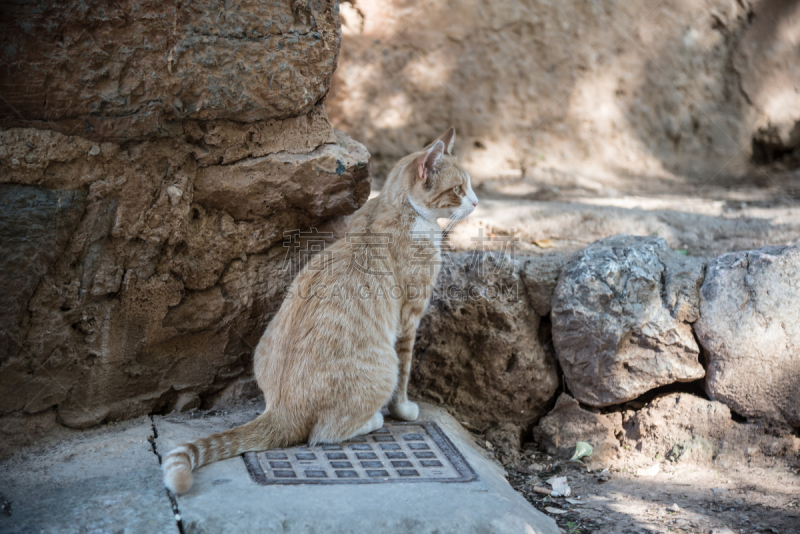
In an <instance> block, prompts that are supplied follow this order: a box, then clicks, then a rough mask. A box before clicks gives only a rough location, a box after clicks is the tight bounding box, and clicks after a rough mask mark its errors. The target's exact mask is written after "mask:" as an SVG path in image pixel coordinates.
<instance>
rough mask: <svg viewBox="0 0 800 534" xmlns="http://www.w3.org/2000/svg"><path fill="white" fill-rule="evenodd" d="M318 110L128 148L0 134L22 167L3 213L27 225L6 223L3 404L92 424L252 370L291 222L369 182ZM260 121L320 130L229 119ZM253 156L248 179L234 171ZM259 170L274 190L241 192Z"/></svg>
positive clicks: (6, 154)
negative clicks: (285, 143) (11, 337)
mask: <svg viewBox="0 0 800 534" xmlns="http://www.w3.org/2000/svg"><path fill="white" fill-rule="evenodd" d="M323 117H324V113H323ZM309 120H310V119H308V118H298V119H286V120H283V121H279V122H280V124H277V123H255V125H239V126H236V125H234V124H231V123H222V124H214V123H210V124H207V125H206V126H205V133H203V132H197V131H195V130H192V129H191V128H190V129H188V131H187V133H185V134H183V135H181V136H178V137H176V138H173V139H153V140H150V141H146V142H143V143H129V144H128V145H126V146H125V148H124V149H123V148H122V147H120V146H119V145H116V144H114V143H110V142H104V143H101V144H100V145H94V144H93V143H92V142H91V141H88V140H86V139H85V138H82V137H75V136H66V135H63V134H60V133H57V132H52V131H39V130H34V129H10V130H6V131H3V132H0V142H2V144H1V145H0V153H2V154H1V155H0V159H2V162H3V163H2V164H0V169H2V171H3V173H2V175H1V176H2V180H3V181H8V182H13V184H12V183H8V184H5V185H3V186H2V187H3V189H2V192H3V198H6V199H9V202H11V201H13V202H14V203H12V204H9V205H8V208H7V210H10V211H9V213H6V212H5V211H4V212H3V213H4V215H3V220H4V221H6V222H7V223H10V222H13V221H14V218H15V217H20V218H21V221H22V222H23V223H24V224H18V225H17V226H15V225H14V224H5V225H4V226H3V228H5V230H3V232H4V241H3V247H4V253H5V252H6V251H7V252H8V254H7V258H6V261H5V262H4V263H0V267H2V268H3V269H4V270H3V271H0V277H2V278H3V279H4V280H9V281H12V280H13V281H16V282H17V283H16V284H15V285H16V287H15V289H14V290H13V291H9V293H8V297H4V299H5V300H4V301H3V302H4V304H3V306H4V309H3V321H4V323H3V324H6V323H8V324H10V327H9V331H11V332H15V331H18V332H19V335H18V336H16V337H15V339H16V342H15V343H13V344H11V346H10V349H9V350H8V351H4V354H3V357H4V359H3V362H2V364H0V365H1V366H0V416H7V417H12V416H13V417H17V415H18V414H20V413H27V414H39V413H42V412H45V411H48V410H52V409H55V410H56V411H57V412H58V419H59V421H60V422H62V423H63V424H66V425H68V426H72V427H85V426H89V425H93V424H97V423H100V422H102V421H104V420H115V419H122V418H129V417H133V416H137V415H141V414H146V413H150V412H152V411H153V410H164V409H171V408H173V407H182V406H185V405H187V403H188V405H197V404H199V403H200V402H201V399H204V398H208V397H209V396H212V395H213V394H214V393H215V392H217V391H219V390H220V389H222V388H223V387H225V386H226V385H227V384H228V383H229V382H230V381H231V380H233V379H235V378H236V377H238V376H240V375H242V374H243V373H246V372H247V371H248V369H249V366H250V361H251V357H252V347H254V346H255V343H256V342H257V340H258V338H259V337H260V336H261V334H262V333H263V330H264V328H265V327H266V324H267V322H268V321H269V319H270V318H271V314H272V313H274V311H275V310H277V307H278V306H279V305H280V302H281V300H282V298H283V285H284V284H286V283H288V282H289V281H290V280H291V278H292V275H293V273H294V272H296V269H295V266H296V262H297V258H296V257H295V256H296V255H297V252H298V251H297V248H298V246H299V244H298V243H294V244H292V247H291V248H288V249H287V247H286V246H284V245H285V243H283V241H284V232H286V231H290V230H300V229H304V228H309V227H312V226H317V225H320V224H321V223H324V222H325V221H326V220H327V219H329V218H330V217H331V216H333V215H338V214H347V213H351V212H353V211H354V210H356V209H357V208H358V207H359V206H360V205H361V204H363V203H364V202H365V201H366V199H367V196H368V194H369V182H370V176H369V169H368V158H369V154H368V153H367V152H366V150H365V149H364V147H363V146H361V145H360V144H358V143H356V142H355V141H353V140H351V139H349V138H348V137H347V136H346V135H344V134H342V133H336V134H335V135H334V134H333V132H331V131H330V127H329V126H328V129H327V132H329V133H326V130H325V128H322V127H319V128H316V129H313V128H312V129H309V128H308V125H309V124H310V123H314V121H313V120H311V122H309ZM256 127H260V128H261V129H262V130H263V131H265V132H269V131H273V132H275V131H277V132H285V133H286V134H287V136H288V137H289V138H292V135H293V136H294V138H303V137H304V135H303V134H304V133H305V134H307V136H308V137H307V139H310V140H311V141H310V142H309V143H310V144H313V141H314V140H319V139H321V140H322V143H319V144H315V145H314V146H312V147H309V146H303V145H304V144H303V143H297V144H295V145H294V146H292V147H291V152H290V151H288V150H278V151H276V152H274V153H271V154H270V155H269V156H260V157H255V156H253V154H259V155H260V154H261V151H262V150H265V149H269V147H275V143H276V142H275V141H274V140H273V139H272V138H271V136H264V137H258V136H251V135H243V136H238V135H237V134H239V133H240V132H242V131H244V132H246V133H249V132H252V131H253V129H254V128H256ZM201 134H202V135H201ZM329 134H330V135H329ZM329 140H331V141H333V142H329ZM94 147H97V150H96V151H95V150H93V148H94ZM265 147H266V148H265ZM277 148H280V147H277ZM209 153H215V154H217V155H218V158H217V157H204V156H206V155H208V154H209ZM23 154H35V155H36V157H35V158H33V157H31V158H27V159H26V158H25V157H24V156H23ZM226 154H227V156H225V155H226ZM234 154H238V159H234ZM198 155H199V157H198ZM225 157H228V158H229V159H230V160H233V161H229V162H228V163H227V164H219V163H218V162H219V161H220V159H222V158H225ZM15 161H16V163H14V162H15ZM273 161H274V162H277V163H272V165H273V166H272V167H269V162H273ZM265 162H267V163H265ZM276 165H280V166H281V167H282V168H283V169H284V173H283V174H282V173H280V172H279V171H278V170H277V169H276V168H275V166H276ZM248 167H251V168H252V170H251V171H250V174H249V175H248V176H249V178H250V181H249V182H248V181H247V180H242V179H238V176H241V175H243V174H245V173H244V172H243V171H241V170H240V169H246V168H248ZM226 174H232V175H234V179H229V180H226V179H225V175H226ZM212 176H214V177H217V178H216V181H214V180H212V179H210V177H212ZM266 183H270V184H271V185H277V184H280V186H281V189H280V192H279V194H268V193H270V192H268V191H267V188H266V187H263V186H262V190H261V194H260V195H259V196H258V197H257V199H256V201H254V202H251V203H249V204H248V203H247V202H248V201H249V199H248V196H249V195H254V192H253V189H252V187H253V185H252V184H256V185H258V184H266ZM20 184H36V186H37V187H33V186H32V185H20ZM40 187H44V188H53V189H39V188H40ZM55 188H58V189H55ZM62 188H66V189H67V190H66V191H62ZM82 191H88V195H86V194H85V193H83V192H82ZM40 197H41V198H40ZM59 198H60V205H59ZM14 199H17V200H14ZM26 199H27V200H26ZM246 199H247V200H246ZM23 200H24V202H23ZM303 200H305V201H306V202H303ZM59 206H60V207H59ZM34 207H35V209H34ZM59 210H60V211H59ZM81 214H82V216H81ZM26 221H28V222H26ZM50 223H52V224H51V226H50V227H48V224H50ZM9 232H11V234H9ZM6 234H9V236H8V237H9V239H8V240H6V239H5V237H6ZM14 236H17V237H14ZM323 237H324V236H323ZM327 239H328V240H329V241H330V240H331V239H332V236H328V237H327ZM38 245H41V247H40V248H39V249H38V250H39V252H36V250H37V249H36V247H37V246H38ZM42 247H43V248H42ZM288 252H292V253H291V254H287V253H288ZM27 259H30V260H31V263H30V267H29V268H27V269H26V268H25V265H21V264H20V262H22V261H23V260H25V261H27ZM287 259H288V260H290V261H288V262H287ZM48 267H49V268H48ZM9 299H10V300H9ZM6 300H9V302H10V304H13V308H14V310H17V312H15V313H16V315H15V314H13V313H8V314H7V313H5V312H6V308H7V307H8V306H7V305H6V304H5V301H6ZM14 310H9V311H14ZM20 314H21V315H20ZM14 329H16V330H14ZM15 414H16V415H15ZM15 420H16V419H15Z"/></svg>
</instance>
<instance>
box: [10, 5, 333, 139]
mask: <svg viewBox="0 0 800 534" xmlns="http://www.w3.org/2000/svg"><path fill="white" fill-rule="evenodd" d="M2 11H3V16H2V17H1V18H0V31H2V33H3V34H4V35H5V36H6V41H5V44H4V54H3V55H2V57H1V58H0V72H2V76H0V80H1V81H0V94H2V95H3V103H2V104H0V120H2V123H3V125H5V126H8V125H14V124H16V125H21V124H33V125H35V126H37V127H40V128H49V129H59V130H60V131H62V132H64V133H69V134H78V135H82V136H83V137H86V138H91V139H101V138H102V139H109V140H117V141H122V140H129V139H133V138H143V137H145V136H149V135H153V134H156V135H166V136H171V135H177V134H179V133H180V132H181V125H180V123H167V122H165V119H200V120H214V119H230V120H235V121H242V122H252V121H256V120H265V119H283V118H289V117H294V116H297V115H305V114H307V113H308V112H309V111H311V109H312V108H313V107H314V106H315V105H316V104H318V103H319V102H320V101H321V100H322V99H323V97H324V96H325V94H326V93H327V91H328V88H329V87H330V81H331V76H332V74H333V71H334V69H335V68H336V62H337V58H338V53H339V41H340V29H339V13H338V7H337V5H336V3H335V2H332V1H327V0H311V1H309V2H289V1H288V0H287V1H279V2H258V1H254V0H247V1H244V2H236V3H227V4H221V3H219V2H216V1H213V0H202V1H199V2H183V3H180V2H178V3H171V2H167V3H165V2H158V1H153V0H148V1H144V2H142V1H139V0H123V1H122V2H117V3H112V4H109V3H108V2H98V1H89V2H82V3H75V2H63V1H58V0H47V1H44V2H35V3H30V2H27V3H25V2H23V3H18V4H14V7H13V8H9V7H4V8H3V9H2Z"/></svg>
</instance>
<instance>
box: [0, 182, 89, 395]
mask: <svg viewBox="0 0 800 534" xmlns="http://www.w3.org/2000/svg"><path fill="white" fill-rule="evenodd" d="M85 197H86V195H85V194H84V193H83V192H82V191H80V190H73V191H65V190H53V189H42V188H40V187H33V186H25V185H12V184H0V243H2V251H3V252H2V254H0V280H2V285H3V290H2V291H0V363H4V362H5V360H6V359H7V358H8V356H9V355H10V354H12V353H16V352H18V351H19V349H20V343H18V342H14V338H15V337H16V335H17V334H18V332H19V322H20V320H21V319H22V316H23V315H24V314H25V312H26V311H27V309H28V302H29V301H30V299H31V297H32V296H33V292H34V290H35V289H36V286H38V285H39V281H40V280H41V279H42V276H43V275H44V274H45V273H46V272H47V270H48V269H49V268H50V266H51V265H52V264H53V262H55V261H56V259H57V258H58V256H59V255H60V254H61V252H62V251H63V250H64V247H65V246H66V244H67V240H68V239H69V237H70V235H71V234H72V231H73V230H74V229H75V226H76V225H77V224H78V221H79V220H80V218H81V215H82V214H83V210H84V199H85ZM0 395H2V393H0Z"/></svg>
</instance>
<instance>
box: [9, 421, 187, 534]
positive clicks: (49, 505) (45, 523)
mask: <svg viewBox="0 0 800 534" xmlns="http://www.w3.org/2000/svg"><path fill="white" fill-rule="evenodd" d="M152 440H153V426H152V422H151V420H150V418H148V417H140V418H138V419H133V420H130V421H126V422H123V423H117V424H110V425H105V426H102V427H98V428H94V429H91V430H86V431H74V432H68V433H65V439H62V440H61V441H59V442H58V443H51V444H48V445H43V446H33V447H29V448H26V449H22V450H20V451H19V452H17V453H16V454H15V455H14V456H12V457H11V458H8V459H7V460H5V461H3V462H2V463H0V480H2V481H3V482H2V486H1V487H0V492H2V494H3V498H2V499H0V501H3V502H4V503H10V504H9V505H7V506H6V505H4V506H3V511H4V512H5V513H0V531H2V532H4V533H6V534H16V533H20V534H21V533H23V532H24V533H29V532H58V533H65V534H71V533H76V534H77V533H87V532H92V533H106V532H109V533H110V532H114V533H126V534H127V533H139V532H146V533H159V534H160V533H165V534H177V533H179V532H180V531H179V529H178V527H177V526H176V521H175V516H174V513H173V511H172V509H171V506H170V500H169V498H168V495H167V492H166V490H165V489H164V487H163V486H162V485H161V469H160V467H159V462H158V457H157V456H156V455H155V454H153V452H154V450H153V447H152V445H151V441H152Z"/></svg>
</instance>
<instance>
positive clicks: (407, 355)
mask: <svg viewBox="0 0 800 534" xmlns="http://www.w3.org/2000/svg"><path fill="white" fill-rule="evenodd" d="M406 323H408V324H406V325H405V327H404V328H403V332H402V334H401V335H400V336H399V337H398V338H397V342H396V343H395V350H396V351H397V359H398V363H399V370H398V371H399V372H398V375H397V388H396V389H395V391H394V394H393V395H392V399H391V400H390V401H389V413H390V414H392V415H393V416H395V417H397V418H398V419H403V420H404V421H416V420H417V417H419V406H417V403H415V402H411V401H410V400H408V391H407V390H408V375H409V373H410V372H411V354H412V352H413V349H414V340H415V338H416V337H417V327H416V321H406Z"/></svg>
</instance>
